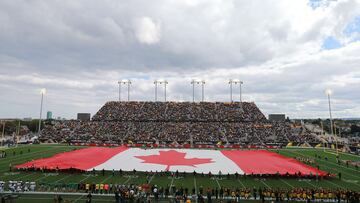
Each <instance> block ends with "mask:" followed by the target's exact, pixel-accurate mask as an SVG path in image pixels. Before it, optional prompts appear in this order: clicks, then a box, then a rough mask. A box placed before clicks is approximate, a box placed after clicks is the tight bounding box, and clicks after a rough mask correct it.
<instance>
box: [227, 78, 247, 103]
mask: <svg viewBox="0 0 360 203" xmlns="http://www.w3.org/2000/svg"><path fill="white" fill-rule="evenodd" d="M229 84H230V101H231V102H233V96H232V95H233V92H232V91H233V84H234V85H237V84H238V85H239V97H240V102H242V84H244V82H243V81H241V80H237V79H229Z"/></svg>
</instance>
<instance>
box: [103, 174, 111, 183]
mask: <svg viewBox="0 0 360 203" xmlns="http://www.w3.org/2000/svg"><path fill="white" fill-rule="evenodd" d="M111 177H112V175H109V177H107V178H105V179H104V180H103V181H101V183H105V181H107V180H109V179H110V178H111Z"/></svg>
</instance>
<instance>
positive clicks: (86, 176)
mask: <svg viewBox="0 0 360 203" xmlns="http://www.w3.org/2000/svg"><path fill="white" fill-rule="evenodd" d="M88 178H90V175H88V176H86V177H85V178H83V179H81V180H80V181H79V182H80V183H81V182H83V181H84V180H86V179H88Z"/></svg>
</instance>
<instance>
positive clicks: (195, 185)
mask: <svg viewBox="0 0 360 203" xmlns="http://www.w3.org/2000/svg"><path fill="white" fill-rule="evenodd" d="M194 187H195V194H197V187H196V178H195V176H194Z"/></svg>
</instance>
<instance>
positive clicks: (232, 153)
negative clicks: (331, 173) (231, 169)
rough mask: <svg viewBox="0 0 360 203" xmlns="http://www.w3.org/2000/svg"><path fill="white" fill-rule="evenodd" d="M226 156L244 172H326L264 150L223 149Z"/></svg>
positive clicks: (304, 173) (307, 173) (305, 173)
mask: <svg viewBox="0 0 360 203" xmlns="http://www.w3.org/2000/svg"><path fill="white" fill-rule="evenodd" d="M221 153H223V154H224V155H225V156H226V157H228V158H229V159H230V160H232V161H233V162H234V163H236V164H237V165H238V166H239V168H240V169H241V170H243V171H244V172H245V173H246V174H251V173H254V174H276V173H278V172H279V173H280V174H281V175H284V174H286V173H289V174H291V175H293V174H294V173H298V172H301V174H302V175H309V174H310V172H311V173H312V174H313V175H316V173H317V174H318V175H319V176H325V175H326V172H324V171H320V170H318V169H316V168H313V167H311V166H308V165H306V164H304V163H301V162H299V161H297V160H295V159H293V158H289V157H284V156H282V155H280V154H277V153H274V152H270V151H266V150H243V151H242V150H225V151H221Z"/></svg>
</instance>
